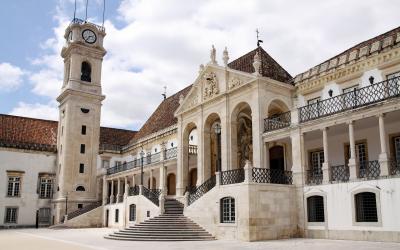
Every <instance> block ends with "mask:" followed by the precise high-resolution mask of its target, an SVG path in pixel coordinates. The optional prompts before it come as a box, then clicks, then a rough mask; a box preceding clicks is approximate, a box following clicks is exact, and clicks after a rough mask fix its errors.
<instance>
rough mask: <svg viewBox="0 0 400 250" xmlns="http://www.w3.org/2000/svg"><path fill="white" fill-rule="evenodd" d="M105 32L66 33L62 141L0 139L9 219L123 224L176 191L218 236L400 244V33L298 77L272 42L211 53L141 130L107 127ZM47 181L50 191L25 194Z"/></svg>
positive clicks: (189, 213)
mask: <svg viewBox="0 0 400 250" xmlns="http://www.w3.org/2000/svg"><path fill="white" fill-rule="evenodd" d="M71 30H72V31H73V32H72V39H71V38H70V35H69V34H70V33H69V31H71ZM85 32H86V33H88V34H89V35H87V34H86V33H85ZM93 34H94V37H95V39H94V41H93V40H91V39H93ZM104 36H105V32H104V30H103V29H101V28H99V27H97V26H95V25H93V24H90V23H81V22H73V23H71V25H70V26H69V27H68V28H67V30H66V39H67V43H66V47H65V48H64V49H63V52H62V55H63V58H64V62H65V65H66V70H65V81H64V86H63V87H62V92H61V94H60V97H59V98H58V101H59V102H60V121H59V122H58V125H56V126H57V128H58V131H57V132H56V134H57V135H56V137H55V138H57V139H56V140H55V141H54V140H53V141H52V142H46V143H47V144H49V145H52V150H48V149H45V148H46V147H45V146H43V148H44V149H43V150H42V151H40V150H37V149H35V148H34V147H33V146H29V147H24V148H22V149H21V146H18V145H19V144H18V143H14V144H13V140H14V142H15V140H16V139H15V138H13V137H10V138H8V137H7V138H6V136H3V137H4V138H6V139H7V143H6V142H4V143H2V144H1V146H2V147H1V151H0V155H2V161H1V163H0V171H3V173H4V175H2V176H6V177H5V178H4V182H8V185H7V188H6V189H5V190H3V191H1V189H0V192H4V193H5V194H7V195H6V198H4V199H3V200H0V201H1V202H2V203H1V204H4V209H0V210H2V211H0V216H1V214H2V213H3V214H4V218H5V220H4V223H3V224H1V225H4V226H5V227H8V226H12V225H15V226H16V225H21V226H22V225H27V226H29V225H30V226H32V225H33V224H35V223H33V222H35V220H33V218H35V217H32V214H35V213H36V212H33V211H39V212H38V213H39V215H40V214H41V213H45V212H44V210H40V209H42V208H49V211H48V210H46V213H47V212H48V213H49V214H50V215H49V218H51V219H49V223H48V224H57V223H61V222H64V224H65V225H67V226H71V227H79V226H106V227H115V228H116V229H123V228H126V227H129V226H134V225H138V224H140V223H142V222H144V221H147V220H149V219H150V218H155V217H157V216H159V215H162V214H164V213H165V207H164V203H165V201H166V199H176V200H178V201H180V202H181V203H182V204H184V208H183V214H184V216H186V217H188V218H190V219H191V220H193V221H194V222H195V223H197V224H198V225H200V226H202V227H203V228H204V229H206V230H207V231H208V232H209V233H211V234H212V235H213V236H214V237H216V238H221V239H239V240H244V241H255V240H268V239H279V238H289V237H313V238H330V239H351V240H375V241H396V242H400V215H399V213H398V211H399V210H400V193H399V190H400V179H399V176H400V81H399V79H400V28H396V29H394V30H391V31H389V32H386V33H384V34H382V35H380V36H377V37H375V38H372V39H370V40H367V41H364V42H362V43H360V44H358V45H356V46H354V47H352V48H350V49H349V50H346V51H344V52H342V53H341V54H339V55H338V56H335V57H333V58H331V59H329V60H327V61H326V62H324V63H322V64H320V65H317V66H315V67H313V68H312V69H310V70H309V71H306V72H304V73H302V74H299V75H297V76H296V77H291V76H290V74H289V73H288V72H286V71H285V70H284V68H283V67H281V66H280V65H279V64H278V63H277V62H276V61H275V60H274V59H273V58H272V57H271V56H270V55H268V53H267V52H266V51H264V49H263V48H261V47H257V48H256V49H255V50H253V51H251V52H249V53H247V54H245V55H244V56H242V57H240V58H238V59H236V60H234V61H231V62H229V55H228V51H227V50H226V49H225V50H224V51H223V57H222V62H223V63H222V64H221V65H220V64H218V63H217V60H216V51H215V49H214V48H212V50H211V52H210V61H209V62H208V63H207V64H206V65H204V66H203V65H201V67H200V70H199V73H198V75H197V76H196V77H194V79H195V80H194V82H193V84H192V85H190V86H188V87H186V88H185V89H183V90H181V91H179V92H178V93H176V94H174V95H172V96H170V97H168V98H166V99H165V100H163V101H162V102H161V103H160V105H159V106H158V108H157V109H156V110H155V112H154V113H153V114H152V115H151V116H150V118H149V119H148V120H147V121H146V123H145V124H144V125H143V127H142V128H141V129H140V130H139V131H137V132H136V131H122V130H116V129H111V128H100V125H99V121H100V112H101V108H100V107H101V101H102V100H103V99H104V96H103V95H102V92H101V59H102V57H103V56H104V54H105V50H104V49H103V48H102V39H103V37H104ZM85 63H87V64H88V65H89V66H88V67H89V69H90V70H88V68H87V65H83V64H85ZM88 77H89V78H90V81H87V79H88ZM65 107H66V109H65ZM86 110H89V112H88V113H89V114H90V115H91V117H90V118H87V117H86V118H85V114H87V113H85V112H84V111H86ZM64 111H66V113H65V112H64ZM81 113H83V114H81ZM2 119H4V121H5V123H7V124H9V123H10V121H9V120H12V119H17V118H12V117H10V116H2ZM20 119H24V118H20ZM25 119H27V118H25ZM6 120H7V121H6ZM5 123H4V124H5ZM44 123H46V122H44ZM48 123H50V122H48ZM4 124H2V125H1V126H3V127H5V125H4ZM43 126H48V125H46V124H45V125H43ZM83 127H85V128H83ZM7 128H8V127H7ZM4 131H5V133H10V132H7V130H6V129H4ZM27 131H29V129H28V130H27ZM39 137H40V136H39ZM4 138H3V139H2V140H3V141H6V140H5V139H4ZM47 144H46V145H47ZM16 145H17V146H16ZM82 145H84V150H83V151H84V153H82ZM18 147H20V148H18ZM54 147H56V148H54ZM46 150H47V151H46ZM3 159H4V160H3ZM27 159H29V160H27ZM82 164H83V166H82ZM35 165H37V167H34V166H35ZM42 176H46V177H47V176H48V177H49V178H50V177H51V178H50V179H51V180H52V182H51V183H52V188H53V189H52V195H51V200H46V201H44V200H41V199H40V198H38V197H37V196H38V195H37V194H36V196H35V194H34V193H33V192H32V190H33V189H32V188H28V189H29V190H30V191H29V192H28V191H26V192H23V191H24V187H28V186H29V187H31V186H32V185H34V183H35V180H40V179H41V178H42ZM18 178H19V179H18ZM43 178H44V177H43ZM43 178H42V179H43ZM18 180H19V182H20V184H19V185H20V190H21V195H19V196H18V195H17V196H16V197H15V198H11V197H10V195H8V194H9V192H11V193H12V192H15V185H14V184H15V183H16V182H18ZM39 182H40V181H39ZM10 183H11V184H10ZM35 184H36V185H37V186H39V187H41V184H40V183H39V184H37V183H35ZM10 187H11V189H12V190H11V191H9V189H10ZM80 187H82V188H83V189H81V188H80ZM4 188H5V186H4ZM39 189H40V188H39ZM78 189H79V190H78ZM39 196H40V192H39ZM68 199H69V200H68ZM68 206H69V207H70V209H68ZM13 208H17V210H15V209H13ZM66 210H68V211H66ZM40 211H41V212H40ZM71 212H72V213H71ZM14 214H18V215H15V216H14ZM28 214H29V215H28ZM65 215H67V216H65ZM13 216H14V217H18V220H16V221H15V220H11V221H10V218H11V217H13ZM25 217H26V219H25ZM28 217H29V219H28ZM39 218H41V216H39Z"/></svg>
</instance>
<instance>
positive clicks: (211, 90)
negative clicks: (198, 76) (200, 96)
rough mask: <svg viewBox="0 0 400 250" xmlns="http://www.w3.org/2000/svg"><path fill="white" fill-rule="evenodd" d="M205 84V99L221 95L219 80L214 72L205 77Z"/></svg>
mask: <svg viewBox="0 0 400 250" xmlns="http://www.w3.org/2000/svg"><path fill="white" fill-rule="evenodd" d="M203 82H204V99H208V98H211V97H213V96H215V95H217V94H218V93H219V89H218V79H217V75H216V74H215V73H214V72H210V73H206V74H204V75H203Z"/></svg>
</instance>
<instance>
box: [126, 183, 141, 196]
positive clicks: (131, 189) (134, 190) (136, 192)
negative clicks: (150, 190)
mask: <svg viewBox="0 0 400 250" xmlns="http://www.w3.org/2000/svg"><path fill="white" fill-rule="evenodd" d="M139 194H140V189H139V186H138V185H135V186H133V187H129V189H128V196H136V195H139Z"/></svg>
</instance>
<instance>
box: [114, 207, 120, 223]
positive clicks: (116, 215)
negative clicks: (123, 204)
mask: <svg viewBox="0 0 400 250" xmlns="http://www.w3.org/2000/svg"><path fill="white" fill-rule="evenodd" d="M118 220H119V209H115V222H118Z"/></svg>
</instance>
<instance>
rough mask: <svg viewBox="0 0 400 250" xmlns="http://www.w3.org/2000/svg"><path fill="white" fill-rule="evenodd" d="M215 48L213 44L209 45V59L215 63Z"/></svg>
mask: <svg viewBox="0 0 400 250" xmlns="http://www.w3.org/2000/svg"><path fill="white" fill-rule="evenodd" d="M216 54H217V52H216V50H215V47H214V45H212V47H211V51H210V59H211V64H217V60H216Z"/></svg>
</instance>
